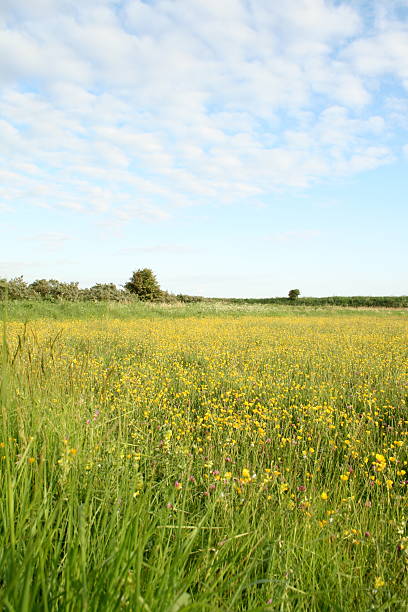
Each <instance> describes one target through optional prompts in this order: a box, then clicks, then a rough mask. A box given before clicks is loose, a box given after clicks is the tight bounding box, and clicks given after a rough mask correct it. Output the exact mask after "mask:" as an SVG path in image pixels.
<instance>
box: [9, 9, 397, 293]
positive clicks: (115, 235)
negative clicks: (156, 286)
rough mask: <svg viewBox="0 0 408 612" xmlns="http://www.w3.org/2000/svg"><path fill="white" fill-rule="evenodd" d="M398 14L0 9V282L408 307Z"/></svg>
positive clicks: (387, 11) (377, 11)
mask: <svg viewBox="0 0 408 612" xmlns="http://www.w3.org/2000/svg"><path fill="white" fill-rule="evenodd" d="M407 94H408V0H370V1H367V2H364V1H362V0H349V1H347V2H346V1H344V2H342V1H329V0H327V1H324V0H286V2H271V0H223V1H222V2H220V1H219V0H205V1H204V0H150V1H149V2H147V1H145V2H142V1H140V0H124V1H112V0H81V2H78V1H76V0H64V1H61V0H35V2H27V1H26V0H1V2H0V224H1V237H0V276H4V277H7V278H11V277H14V276H17V275H21V274H22V275H24V277H25V278H26V280H28V281H32V280H34V279H35V278H43V277H46V278H58V279H60V280H67V281H70V280H78V281H79V282H80V284H81V286H84V287H85V286H90V285H92V284H94V283H96V282H115V283H117V284H123V283H124V282H126V280H127V279H128V277H129V276H130V274H131V272H132V271H133V270H135V269H137V268H142V267H149V268H152V269H153V270H154V271H155V272H156V274H157V277H158V280H159V282H160V284H161V286H162V287H163V288H164V289H167V290H169V291H172V292H175V293H178V292H182V293H190V294H200V295H206V296H220V297H222V296H224V297H229V296H236V297H264V296H276V295H287V292H288V291H289V289H291V288H293V287H298V288H299V289H300V290H301V293H302V294H303V295H316V296H319V295H335V294H336V295H350V294H354V295H357V294H360V295H361V294H364V295H368V294H371V295H392V294H407V293H408V274H407V262H408V257H407V255H408V247H407V244H408V241H407V240H406V234H407V228H408V214H407V198H408V189H407V187H408V129H407V128H408V96H407Z"/></svg>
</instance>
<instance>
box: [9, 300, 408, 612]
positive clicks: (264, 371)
mask: <svg viewBox="0 0 408 612" xmlns="http://www.w3.org/2000/svg"><path fill="white" fill-rule="evenodd" d="M75 306H76V305H75ZM96 306H98V307H99V306H100V305H99V304H98V305H96ZM146 312H147V311H146ZM149 312H151V311H149ZM167 312H171V314H172V315H173V311H167ZM88 313H89V310H88ZM160 313H161V314H160V316H159V317H158V316H153V317H151V318H150V319H149V318H147V319H146V318H141V319H139V320H138V319H124V320H119V319H118V318H117V317H116V318H115V319H113V320H110V319H109V318H106V319H100V318H96V317H95V318H94V319H89V318H88V319H83V320H80V319H76V320H62V321H53V320H51V319H50V318H48V319H47V318H44V319H42V320H38V321H34V322H33V323H31V324H28V325H24V324H23V323H21V322H20V323H18V322H11V323H8V324H7V326H5V330H4V334H3V338H4V341H3V349H2V365H1V368H2V369H1V372H2V381H1V404H2V408H1V415H2V421H1V433H0V446H1V447H0V478H1V483H2V489H1V503H0V508H1V518H2V521H1V524H0V602H1V603H0V606H1V607H2V608H3V609H5V610H15V611H17V610H18V611H20V610H22V611H28V610H50V611H51V610H73V611H74V610H75V611H76V610H121V609H125V610H126V609H127V610H141V611H142V610H143V611H151V612H156V611H163V612H167V611H168V612H177V611H179V610H185V611H189V610H196V611H201V610H202V611H205V610H209V611H214V610H221V611H237V612H238V611H244V610H253V611H255V610H264V611H265V612H266V611H268V610H288V611H289V610H304V611H305V612H306V611H313V610H316V611H318V610H319V611H320V610H339V611H340V610H342V611H343V610H350V609H355V610H356V611H360V610H361V611H363V610H364V611H366V610H370V609H375V610H402V609H405V608H406V593H407V590H406V588H407V586H408V585H407V574H406V571H407V561H408V557H407V544H408V539H407V532H406V524H407V523H406V518H407V506H406V497H405V493H406V484H407V480H406V479H407V475H406V472H407V471H408V467H407V454H406V436H407V424H408V415H407V397H408V379H407V366H408V355H407V350H406V347H407V345H408V342H407V340H408V326H407V318H406V317H404V316H403V315H400V316H396V315H390V316H388V317H384V316H382V317H381V316H378V315H376V314H371V315H370V316H360V315H356V314H354V315H353V316H349V317H348V316H345V315H343V316H338V315H334V314H333V315H332V316H327V315H325V316H324V317H322V316H319V315H318V314H316V313H314V314H310V316H308V317H303V316H301V317H296V316H291V317H289V316H287V315H285V314H284V313H283V314H282V312H281V316H279V317H275V318H270V317H261V316H259V313H256V314H257V316H256V317H254V316H246V317H232V316H229V317H227V318H225V317H219V316H217V317H209V316H206V317H204V318H201V319H200V318H191V317H189V318H175V317H173V316H171V317H170V316H167V317H164V316H163V315H162V311H160ZM11 314H13V313H11ZM6 334H7V337H6Z"/></svg>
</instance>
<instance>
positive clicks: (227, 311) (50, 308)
mask: <svg viewBox="0 0 408 612" xmlns="http://www.w3.org/2000/svg"><path fill="white" fill-rule="evenodd" d="M287 302H288V301H287V300H283V302H282V303H278V302H277V303H267V302H265V303H264V302H261V301H259V302H255V301H254V302H251V301H239V300H228V301H222V300H209V301H206V302H196V303H182V302H172V303H169V304H163V303H149V302H131V303H118V302H49V301H45V300H43V301H31V300H16V301H9V302H8V303H6V302H0V317H1V316H2V313H3V312H5V309H7V310H8V313H9V316H10V318H11V319H12V320H14V321H33V320H36V319H55V320H65V319H75V320H77V319H86V320H88V319H126V320H133V319H141V318H143V319H145V318H168V317H171V318H186V317H197V318H201V317H213V316H218V317H241V316H248V315H252V316H270V317H280V316H288V315H299V316H310V315H312V316H313V315H316V314H318V315H319V316H329V317H331V316H332V315H333V314H336V315H341V316H343V315H344V316H350V314H352V313H356V312H357V308H356V307H348V306H347V305H343V306H336V305H327V304H323V305H321V304H311V305H307V304H306V305H305V304H302V303H301V302H300V300H299V302H298V303H294V304H288V303H287ZM373 312H377V313H378V314H383V315H384V316H390V315H392V316H394V314H399V315H401V316H403V317H405V316H406V314H407V312H408V311H407V310H406V308H403V307H401V308H399V309H398V308H392V309H387V308H382V307H378V308H377V309H376V308H375V306H373V305H371V306H367V307H366V308H364V307H359V316H361V315H363V314H367V315H369V316H371V314H372V313H373Z"/></svg>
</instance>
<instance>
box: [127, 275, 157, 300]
mask: <svg viewBox="0 0 408 612" xmlns="http://www.w3.org/2000/svg"><path fill="white" fill-rule="evenodd" d="M125 289H127V290H128V291H129V292H130V293H134V294H135V295H137V296H138V298H139V299H140V300H143V301H146V302H148V301H150V302H153V301H157V300H160V299H161V298H162V297H163V292H162V290H161V289H160V286H159V283H158V282H157V279H156V276H155V275H154V274H153V271H152V270H150V269H149V268H143V269H141V270H136V272H133V274H132V276H131V278H130V280H129V281H128V282H127V283H126V285H125Z"/></svg>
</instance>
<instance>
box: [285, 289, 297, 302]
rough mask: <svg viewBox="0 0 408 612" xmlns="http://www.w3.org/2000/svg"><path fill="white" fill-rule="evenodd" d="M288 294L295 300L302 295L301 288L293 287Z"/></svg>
mask: <svg viewBox="0 0 408 612" xmlns="http://www.w3.org/2000/svg"><path fill="white" fill-rule="evenodd" d="M288 295H289V299H290V300H292V302H295V301H296V300H297V299H298V297H299V295H300V291H299V289H291V290H290V291H289V294H288Z"/></svg>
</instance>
